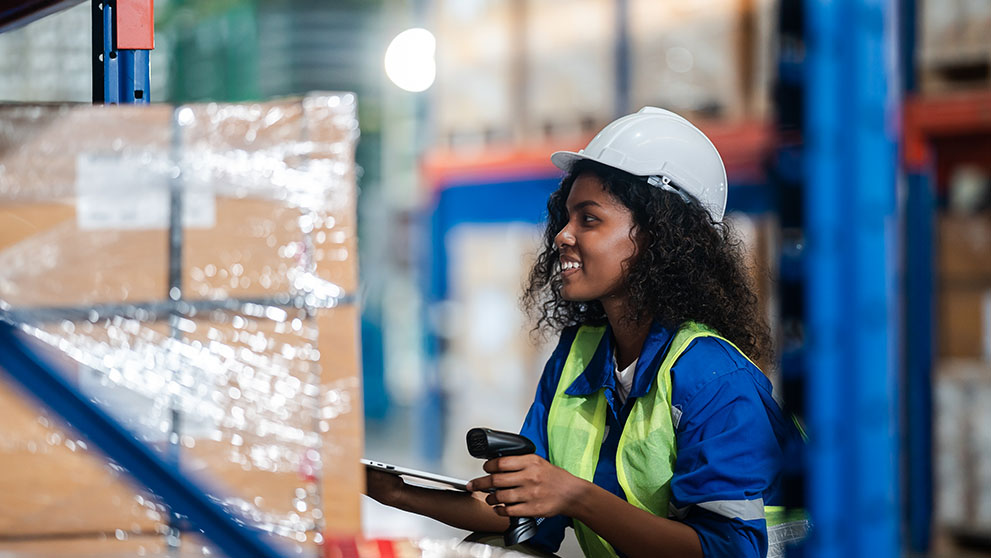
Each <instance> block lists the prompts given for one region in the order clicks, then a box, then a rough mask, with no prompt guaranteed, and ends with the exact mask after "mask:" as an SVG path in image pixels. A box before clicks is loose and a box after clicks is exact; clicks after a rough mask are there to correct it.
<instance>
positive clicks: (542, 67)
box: [524, 0, 616, 137]
mask: <svg viewBox="0 0 991 558" xmlns="http://www.w3.org/2000/svg"><path fill="white" fill-rule="evenodd" d="M577 30H581V31H580V32H576V31H577ZM615 35H616V6H615V2H604V1H602V0H572V1H569V2H566V3H563V2H561V1H560V0H530V1H529V2H527V11H526V36H525V45H526V48H525V58H526V74H525V79H526V86H525V90H526V95H525V97H524V98H525V103H526V104H527V107H526V109H525V112H524V114H525V118H526V120H527V121H526V123H525V124H526V126H527V127H528V132H529V135H530V137H541V136H542V135H543V134H546V133H549V134H551V135H554V136H558V137H560V136H562V135H565V136H568V135H578V134H591V133H595V132H596V131H598V130H599V129H600V128H601V127H602V126H604V125H605V124H606V123H608V122H609V121H611V120H612V119H613V118H614V116H615V114H614V111H615V105H616V99H615V93H616V69H615V67H616V46H615V45H616V41H615Z"/></svg>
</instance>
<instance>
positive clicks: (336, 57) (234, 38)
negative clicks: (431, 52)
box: [0, 0, 991, 556]
mask: <svg viewBox="0 0 991 558" xmlns="http://www.w3.org/2000/svg"><path fill="white" fill-rule="evenodd" d="M825 4H828V3H820V2H814V1H811V0H809V1H806V2H803V1H795V0H777V1H773V0H704V1H700V2H691V3H686V2H676V1H673V0H567V1H565V0H432V1H428V0H408V1H403V0H339V1H333V2H328V1H317V0H210V1H206V0H160V1H159V2H157V3H156V6H155V10H156V27H157V29H156V30H157V34H156V39H157V45H156V49H155V50H154V51H153V52H152V54H151V60H152V62H151V63H152V80H151V86H152V87H151V98H152V100H153V101H155V102H158V101H164V102H172V103H182V102H191V101H205V102H210V101H218V102H221V101H241V102H252V101H259V100H262V99H268V98H271V97H278V96H284V95H293V94H300V93H303V92H306V91H312V90H323V89H327V90H350V91H354V92H356V93H357V97H358V100H359V102H358V107H359V109H358V110H359V122H360V123H361V139H360V142H359V145H358V153H357V163H358V165H359V166H360V169H361V170H360V177H359V187H360V197H359V201H358V212H359V216H360V218H359V223H358V235H359V238H360V245H359V250H360V261H361V268H360V269H361V281H362V293H361V298H362V322H361V323H362V327H361V333H362V364H363V381H364V408H365V418H366V432H367V436H366V443H367V448H368V452H369V454H370V455H371V456H373V457H378V458H381V459H385V460H392V461H398V462H401V463H405V464H409V465H413V466H419V467H422V468H435V469H441V470H444V471H445V472H447V473H449V474H452V475H455V476H464V477H469V476H473V475H474V474H475V473H476V472H477V470H478V463H477V461H475V460H473V459H471V458H470V457H469V456H468V455H467V454H466V452H465V451H464V448H463V447H462V446H463V442H462V436H463V433H464V431H465V430H466V429H467V428H469V427H471V426H477V425H479V424H484V425H486V426H491V427H495V428H503V429H507V430H514V429H516V428H518V427H519V425H520V424H521V422H522V418H523V416H524V414H525V412H526V409H527V406H528V405H529V402H530V400H531V398H532V394H533V389H534V388H533V386H534V385H535V384H536V380H537V378H538V377H539V374H540V371H541V368H542V363H543V360H544V358H545V357H546V355H547V354H548V352H549V350H550V347H548V346H547V344H546V343H540V342H536V341H535V340H534V338H533V337H532V336H531V335H530V333H529V326H528V324H527V322H526V320H525V317H524V315H523V313H522V312H521V311H520V310H519V309H518V304H517V299H518V296H519V292H520V287H521V284H522V281H523V279H524V276H525V273H526V271H527V267H528V264H529V262H530V261H531V260H532V257H533V255H534V254H535V251H536V249H537V241H538V238H539V234H540V227H539V224H540V222H541V220H542V218H543V212H544V205H545V200H546V197H547V195H548V193H549V192H551V191H553V189H554V188H556V186H557V183H558V181H559V179H560V174H559V172H558V171H557V170H556V169H555V168H554V167H552V166H551V165H550V163H549V154H550V153H551V152H553V151H554V150H557V149H576V148H579V147H581V146H582V145H584V143H586V142H587V141H588V139H589V138H590V136H591V134H592V133H594V132H595V131H596V130H598V129H600V128H601V127H602V126H603V125H604V124H606V123H607V122H609V121H611V120H612V119H613V118H615V117H616V116H617V115H619V114H623V113H626V112H629V111H634V110H636V109H638V108H639V107H640V106H643V105H657V106H663V107H666V108H669V109H672V110H675V111H677V112H680V113H682V114H684V115H685V116H687V117H688V118H690V119H692V120H693V121H697V122H698V123H699V125H700V127H701V128H702V129H703V130H704V131H705V132H706V133H707V134H709V135H710V137H712V139H713V141H714V143H715V144H716V146H717V147H718V148H719V150H720V152H721V153H722V154H723V157H724V160H725V161H726V164H727V168H728V174H729V179H730V200H729V207H728V210H729V211H730V212H731V218H730V221H731V222H732V224H733V226H734V227H735V228H736V230H737V231H738V233H739V235H740V237H741V239H742V241H743V242H744V244H745V246H746V247H747V253H748V258H749V263H750V265H751V266H752V267H753V269H754V270H755V275H754V279H755V281H756V285H757V290H758V293H759V296H760V298H761V301H762V302H761V303H762V305H763V307H764V309H765V311H766V315H767V316H768V319H769V321H770V323H771V325H772V330H773V333H774V337H775V340H776V342H777V347H776V349H777V355H778V356H777V358H776V359H775V360H774V361H772V362H767V363H762V364H763V365H764V368H765V371H767V372H768V374H769V376H770V377H771V378H772V380H773V381H774V383H775V385H776V388H778V389H781V390H782V391H783V393H784V394H785V398H786V400H787V402H788V404H789V405H791V406H793V407H794V408H795V409H797V410H799V411H802V412H807V411H809V408H810V405H811V406H814V405H815V403H816V402H815V401H810V400H809V398H810V397H815V393H814V392H811V391H810V387H809V385H808V384H807V382H806V379H807V378H808V374H809V369H810V359H812V358H815V357H814V355H813V356H810V354H809V352H808V350H807V349H808V346H807V345H808V335H809V329H808V328H809V325H808V324H809V319H810V312H816V311H818V310H816V307H815V305H814V304H810V299H809V297H810V296H811V295H810V292H809V282H810V276H809V274H810V271H809V270H810V265H811V264H810V261H811V260H810V258H813V257H819V256H817V255H812V256H810V252H809V242H810V237H809V227H810V223H811V224H812V225H811V226H818V225H815V223H818V222H819V221H816V219H817V218H818V215H816V214H811V213H810V211H809V209H810V204H811V203H812V201H813V200H812V199H810V197H809V196H810V195H812V194H811V192H812V190H811V188H812V187H813V186H811V185H810V184H809V176H810V175H809V168H810V165H812V164H814V163H815V161H814V160H811V159H810V157H817V156H819V155H817V153H818V152H815V151H810V149H813V148H816V147H817V145H816V144H815V142H812V143H810V142H808V138H809V137H818V136H813V134H815V133H818V128H815V126H816V125H817V124H816V123H817V122H819V120H817V119H818V118H821V117H822V114H825V113H823V112H816V111H821V110H824V109H822V106H823V105H822V103H820V104H816V103H815V102H812V101H810V99H813V100H814V99H816V98H819V97H813V96H810V93H812V92H810V91H809V90H808V89H807V88H808V87H809V86H810V85H809V84H810V83H820V82H813V81H812V77H814V75H815V74H813V70H815V69H816V68H819V67H820V66H815V67H811V66H810V65H816V64H822V58H819V57H818V56H820V53H821V51H820V50H816V49H821V48H822V46H821V44H820V43H817V42H816V41H825V40H826V39H828V38H830V37H833V35H829V33H838V31H836V30H835V29H832V30H831V29H830V28H828V26H826V24H824V23H821V21H822V20H821V19H819V18H820V16H821V15H822V14H823V13H826V12H823V11H822V10H827V9H831V8H829V7H824V6H825ZM882 8H883V9H885V10H886V11H885V12H884V14H883V15H887V16H888V17H889V19H888V20H886V21H888V22H889V23H891V24H892V25H893V26H894V27H893V28H892V29H889V30H888V35H883V36H882V35H878V36H873V35H871V36H869V32H870V29H879V27H877V25H875V24H876V23H877V22H876V21H873V20H872V19H871V18H872V17H875V16H876V17H880V16H879V15H878V14H881V10H882ZM836 9H837V10H841V11H842V10H846V11H844V12H842V13H844V14H845V15H847V16H851V19H850V21H856V22H857V25H851V26H850V27H851V29H852V30H847V32H848V33H849V36H850V37H851V38H850V44H851V45H852V46H849V47H844V48H850V49H855V48H862V49H863V52H865V53H870V54H872V55H880V54H879V53H881V54H888V55H890V56H891V57H892V60H890V61H888V62H889V63H890V64H892V65H895V66H897V70H896V71H892V72H891V73H889V74H886V75H884V76H881V77H879V78H878V80H880V83H882V87H887V89H884V92H885V94H887V95H890V96H891V99H892V101H891V105H890V106H892V107H894V108H895V112H894V113H893V114H889V115H886V116H881V117H877V118H875V120H876V121H879V122H882V123H885V124H887V125H888V129H889V130H890V131H891V135H890V137H888V138H887V140H888V142H889V143H890V146H892V148H894V149H897V158H896V159H895V160H894V164H896V165H897V167H896V168H893V170H894V172H896V174H897V185H896V186H894V185H893V186H892V188H893V190H892V191H891V192H890V193H891V197H890V202H891V206H892V207H891V210H892V215H891V217H892V218H893V219H894V221H893V222H892V223H890V224H889V226H890V228H891V230H892V231H893V233H892V234H893V235H894V238H891V239H890V243H889V244H886V245H885V248H884V249H883V250H882V251H881V253H880V255H881V256H884V257H885V258H887V259H888V260H889V261H887V262H885V263H882V264H878V265H879V266H880V267H879V268H878V269H882V270H884V271H885V272H886V273H889V274H890V277H889V280H890V282H891V284H892V285H894V286H895V288H896V292H893V293H891V294H890V295H889V297H888V298H885V299H883V300H882V302H885V303H887V304H890V305H893V306H892V307H893V308H894V311H893V314H892V315H893V316H894V318H892V321H891V322H890V323H886V324H885V325H886V327H887V328H889V329H888V330H887V331H889V333H890V335H891V336H892V340H893V343H892V345H891V346H890V347H889V349H890V352H891V355H889V356H888V360H885V361H884V363H883V366H885V367H887V368H888V369H889V371H890V372H891V373H892V374H893V376H892V380H893V382H894V384H893V386H894V387H895V388H896V389H895V390H894V392H893V393H890V394H888V397H887V398H882V399H883V404H884V405H887V407H885V409H887V410H888V411H890V412H891V413H894V414H895V416H896V420H895V421H894V426H893V428H894V430H893V431H891V432H890V435H891V440H886V441H885V443H889V442H890V445H889V446H885V447H888V448H890V449H891V451H892V452H894V455H896V456H898V461H897V463H896V464H895V466H894V468H893V474H894V476H895V477H896V478H895V479H888V480H890V481H891V482H892V485H893V486H895V487H896V489H897V492H898V497H897V502H896V503H891V502H888V503H887V504H886V505H890V506H897V508H898V510H899V513H900V517H899V518H898V520H897V526H896V528H895V537H894V540H892V541H889V542H890V544H889V545H887V546H885V547H884V550H885V551H888V552H890V553H889V554H886V555H893V554H917V555H933V556H953V555H965V554H966V553H973V554H975V555H989V554H991V551H989V550H988V548H989V547H991V468H989V467H987V464H988V463H991V438H989V432H991V416H989V415H988V414H987V413H988V411H987V410H988V409H991V32H989V31H991V1H989V0H943V1H937V0H905V1H901V2H895V1H891V2H878V3H872V2H854V1H849V2H841V3H838V4H837V6H836ZM871 10H877V11H876V12H874V11H871ZM893 13H896V14H897V17H894V16H892V15H891V14H893ZM865 14H866V15H865ZM871 14H873V15H871ZM35 20H36V21H35ZM89 22H90V8H89V3H88V2H82V3H76V2H53V1H37V2H27V3H24V2H20V3H18V2H0V29H4V30H5V32H4V33H2V34H0V100H2V101H32V102H42V101H80V102H88V101H89V100H90V98H91V92H90V76H91V70H90V63H89V56H90V51H89V49H90V35H89V32H90V30H89ZM820 25H821V26H820ZM18 26H20V28H16V27H18ZM409 27H425V28H427V29H429V30H431V31H432V32H433V33H434V36H435V37H436V80H435V82H434V84H433V86H432V87H431V88H430V89H428V90H426V91H425V92H421V93H409V92H406V91H402V90H400V89H399V88H397V87H395V85H394V84H393V83H391V82H390V81H389V79H388V78H387V77H386V75H385V73H384V72H383V70H382V57H383V55H384V53H385V49H386V45H388V43H389V40H390V39H392V37H393V36H395V35H396V34H397V33H398V32H399V31H402V30H403V29H406V28H409ZM892 31H896V32H892ZM824 37H825V39H824ZM813 39H814V40H813ZM873 40H877V41H882V42H884V41H890V45H887V46H876V45H874V44H873V43H871V42H870V41H873ZM895 45H896V46H897V48H893V46H895ZM889 47H892V48H889ZM885 48H888V50H884V49H885ZM870 49H874V50H870ZM839 63H840V64H842V63H849V59H843V60H841V62H839ZM882 65H883V64H882ZM855 70H856V68H854V67H853V66H850V67H841V70H840V73H839V74H838V75H839V76H840V77H842V78H843V79H844V80H845V81H847V83H848V86H849V87H850V88H851V92H850V93H849V97H846V95H847V93H845V92H843V91H838V90H834V89H829V90H828V91H827V90H826V89H825V88H823V91H822V92H821V95H832V97H830V98H829V99H833V101H834V102H835V103H837V104H838V105H843V103H853V102H854V101H851V100H850V99H863V98H866V97H867V95H866V94H865V95H864V96H861V97H857V96H856V95H855V94H856V93H857V92H858V91H866V92H867V93H870V94H872V95H873V97H871V98H872V99H874V101H877V99H876V98H875V97H877V95H876V94H877V93H878V91H877V90H875V89H871V88H872V87H873V86H874V85H876V83H875V82H872V81H870V79H868V78H869V77H870V76H865V75H861V74H856V73H855ZM844 71H846V72H849V73H843V72H844ZM810 76H811V77H810ZM815 93H817V94H818V93H820V92H815ZM829 99H827V101H828V100H829ZM857 102H859V101H857ZM843 106H846V105H843ZM858 106H859V105H858ZM872 106H873V105H872ZM862 110H867V109H862ZM862 116H863V115H858V117H856V118H851V120H850V122H849V123H846V124H845V125H847V126H848V128H847V131H848V132H849V134H850V135H851V137H852V138H861V137H863V136H860V135H858V134H862V133H865V132H864V131H863V130H860V129H858V128H857V126H858V125H860V124H861V123H863V122H867V121H869V120H870V118H869V117H873V116H871V115H867V116H864V117H863V118H860V117H862ZM875 116H876V115H875ZM858 118H860V119H858ZM885 118H887V119H888V120H885ZM851 141H852V140H851ZM810 161H811V162H810ZM844 164H846V162H844ZM867 164H869V162H868V163H867ZM882 164H884V162H883V161H880V162H878V165H879V166H880V165H882ZM851 168H862V167H851ZM816 195H819V194H816ZM811 207H812V209H815V206H814V205H813V206H811ZM810 219H811V221H810ZM856 226H859V224H858V223H852V224H850V230H851V231H854V229H855V228H856ZM849 234H850V235H851V236H850V238H854V239H860V238H862V237H860V236H855V234H857V233H856V231H854V232H850V233H849ZM834 263H835V262H834ZM865 269H874V268H865ZM868 279H869V278H867V277H864V281H865V282H866V281H867V280H868ZM812 302H814V301H812ZM835 302H836V303H837V304H842V303H845V302H848V301H844V300H837V301H835ZM850 327H851V328H852V330H851V333H850V335H851V336H854V335H856V334H858V333H860V332H863V331H866V330H867V328H868V326H867V325H864V324H858V323H856V321H854V322H853V323H851V324H850ZM815 364H816V362H815V361H813V362H812V365H813V366H814V365H815ZM865 384H866V381H865ZM856 388H857V386H856V385H852V386H851V387H850V390H851V391H853V390H855V389H856ZM858 467H861V465H860V464H857V465H850V468H851V470H853V471H855V472H859V471H861V469H858ZM863 468H864V469H866V466H863ZM792 473H793V474H794V475H796V478H795V479H793V481H792V482H794V483H799V484H800V483H801V482H802V479H801V473H802V472H801V471H800V470H797V471H794V472H792ZM851 474H853V473H851ZM369 509H370V510H371V511H369V512H368V513H370V514H376V513H377V514H384V513H386V512H384V511H382V510H377V511H375V508H373V507H369ZM369 517H370V518H371V519H370V520H366V529H371V530H372V532H374V533H386V534H390V535H397V534H410V535H417V534H423V533H427V534H446V533H448V531H445V530H437V528H435V527H433V526H430V525H428V524H426V523H423V522H420V521H418V520H416V519H410V518H403V517H401V516H397V515H388V516H385V515H379V516H374V515H370V516H369ZM375 517H378V518H380V519H378V520H376V519H375ZM382 518H386V519H382ZM376 521H378V523H376ZM385 522H388V523H389V525H383V523H385ZM390 526H391V527H390ZM375 529H379V530H378V531H376V530H375ZM403 529H408V530H409V532H408V533H406V532H403ZM982 553H983V554H982Z"/></svg>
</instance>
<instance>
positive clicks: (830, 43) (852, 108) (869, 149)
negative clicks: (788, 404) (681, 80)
mask: <svg viewBox="0 0 991 558" xmlns="http://www.w3.org/2000/svg"><path fill="white" fill-rule="evenodd" d="M805 7H806V12H805V16H806V17H805V26H806V28H805V29H806V41H807V42H806V52H807V56H806V66H807V68H806V72H807V74H806V76H807V82H806V87H805V107H806V115H805V132H804V133H805V136H804V137H805V150H806V151H805V153H806V162H805V163H806V196H805V215H806V242H807V251H806V285H807V289H806V298H805V300H806V308H807V319H806V327H807V329H806V359H807V360H806V381H805V388H806V419H807V423H808V432H809V445H808V459H807V464H808V469H807V482H806V486H807V490H808V498H807V506H808V509H809V512H810V515H811V517H812V521H813V522H814V528H813V530H812V535H811V538H810V540H809V541H808V543H807V544H806V548H805V554H807V555H810V556H816V557H822V558H840V557H858V556H863V557H871V558H888V557H891V558H893V557H895V556H899V555H900V553H901V514H900V511H899V510H900V503H901V502H900V501H899V500H900V494H901V487H900V479H901V474H900V466H901V461H900V457H901V455H902V454H901V450H902V447H901V440H900V435H899V434H900V432H901V425H900V421H899V412H900V399H899V394H900V393H901V386H900V385H899V383H900V382H899V377H898V371H899V369H900V356H899V354H898V350H897V349H898V347H899V346H900V343H899V335H900V331H899V328H898V324H900V323H901V319H902V317H901V307H900V304H901V301H900V297H899V296H898V295H899V293H900V292H901V286H900V284H899V282H898V276H897V272H896V270H897V269H898V265H899V262H898V250H899V247H900V244H899V242H900V241H899V233H900V230H901V225H902V223H901V219H902V218H903V216H902V213H901V208H900V207H899V206H898V202H897V195H896V194H897V184H898V179H897V176H898V157H897V153H898V151H897V148H898V139H897V138H898V136H899V132H900V129H899V121H900V118H901V110H900V106H899V104H900V97H901V91H900V84H901V80H900V74H899V64H898V52H897V51H896V50H895V47H896V45H897V44H898V41H897V40H896V37H894V36H893V33H894V32H895V30H897V29H898V25H897V22H898V20H897V17H898V14H897V5H896V3H895V2H894V1H892V0H839V1H836V2H816V1H812V0H809V1H807V2H806V3H805Z"/></svg>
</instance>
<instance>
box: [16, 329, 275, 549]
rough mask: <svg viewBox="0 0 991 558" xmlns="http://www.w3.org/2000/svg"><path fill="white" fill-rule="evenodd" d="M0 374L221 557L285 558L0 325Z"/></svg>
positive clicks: (265, 536)
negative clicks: (153, 496)
mask: <svg viewBox="0 0 991 558" xmlns="http://www.w3.org/2000/svg"><path fill="white" fill-rule="evenodd" d="M0 369H3V370H4V371H6V372H7V374H8V375H9V376H10V377H11V378H13V379H14V380H16V381H17V382H18V383H19V384H20V385H21V387H23V388H24V389H25V390H26V391H27V392H29V393H30V394H32V395H33V396H34V397H35V398H36V399H37V400H38V401H39V402H41V403H42V404H44V405H45V406H47V407H48V408H50V409H51V410H52V411H54V412H55V413H57V414H58V415H59V416H61V417H62V418H63V419H64V420H65V421H66V422H68V423H69V425H71V426H72V427H73V428H74V429H75V430H76V431H77V432H79V434H80V435H82V436H84V437H85V438H86V439H87V440H88V441H89V442H91V443H92V444H93V446H95V447H97V448H99V449H100V450H101V451H102V452H103V453H104V454H106V455H107V457H109V458H110V459H113V460H114V461H115V462H116V463H117V464H119V465H120V466H122V467H124V469H126V470H127V471H128V473H129V474H130V475H131V476H132V477H134V479H135V480H137V481H138V482H139V483H141V484H142V485H144V486H145V487H147V488H148V489H150V490H151V491H152V492H154V493H155V494H157V495H159V496H161V497H162V498H163V499H164V500H165V502H166V503H167V504H168V505H169V507H170V508H171V510H172V511H173V512H174V513H177V514H180V515H184V516H186V517H188V518H189V520H190V521H191V522H192V524H193V525H194V526H195V527H196V528H198V529H199V530H200V531H202V532H203V534H204V535H206V536H207V537H208V538H209V539H210V541H211V542H212V543H213V544H215V545H216V546H217V548H218V549H219V550H220V551H221V552H223V553H224V554H225V555H227V556H229V557H230V558H241V557H247V556H251V557H259V558H267V557H273V558H278V557H286V556H289V554H288V553H287V552H285V551H284V550H283V549H280V548H279V547H278V546H277V541H276V540H275V539H274V537H273V536H272V535H269V534H267V533H264V532H262V531H260V530H258V529H256V528H254V527H252V526H250V524H249V523H248V522H247V520H245V519H243V518H241V517H240V516H238V515H237V514H236V513H234V512H233V511H231V510H226V509H224V508H223V507H222V506H221V505H220V504H218V503H217V502H216V501H215V500H214V499H213V498H211V497H210V496H208V495H207V493H206V492H205V491H204V490H203V488H202V487H201V486H198V485H197V484H196V483H194V482H193V481H191V480H190V479H188V478H186V477H185V476H183V475H182V474H181V473H180V472H179V471H178V470H176V469H175V468H174V467H171V466H169V465H168V464H166V463H165V461H164V460H163V459H162V457H160V456H159V455H158V454H157V453H155V451H154V450H152V449H150V448H149V447H148V446H146V445H145V444H144V443H142V442H141V441H140V440H138V439H137V438H136V437H135V436H134V435H133V434H132V433H131V432H130V431H128V430H127V429H125V428H124V427H122V426H121V425H120V424H119V423H117V421H115V420H114V419H113V418H111V417H110V416H109V415H108V414H107V413H106V412H104V411H103V410H102V409H100V408H99V407H98V406H97V405H96V404H94V403H93V402H91V401H90V400H89V399H88V398H86V397H85V396H83V395H82V394H80V393H79V392H78V391H77V390H76V389H75V388H74V387H73V386H72V385H70V384H69V383H68V382H66V380H65V378H63V377H62V375H61V374H59V372H58V371H57V370H55V369H54V368H52V366H51V365H50V364H48V363H47V362H45V361H44V360H43V359H42V358H41V357H39V356H38V355H37V354H36V353H35V352H34V351H33V350H32V349H31V348H30V347H29V346H28V345H27V344H26V343H24V341H23V340H22V339H21V338H20V334H18V333H17V332H16V330H15V328H14V327H13V326H12V325H10V324H9V323H7V322H4V321H2V320H0Z"/></svg>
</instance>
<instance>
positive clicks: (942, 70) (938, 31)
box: [917, 0, 991, 93]
mask: <svg viewBox="0 0 991 558" xmlns="http://www.w3.org/2000/svg"><path fill="white" fill-rule="evenodd" d="M918 17H919V19H918V32H919V43H920V49H919V55H918V56H917V62H918V64H919V73H920V76H921V82H922V88H923V91H925V92H927V93H929V92H934V93H935V92H941V91H948V90H955V89H962V88H973V87H987V85H988V83H989V78H991V76H989V74H988V70H989V66H991V34H989V33H988V29H991V2H989V1H988V0H925V1H923V2H921V4H920V6H919V10H918Z"/></svg>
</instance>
